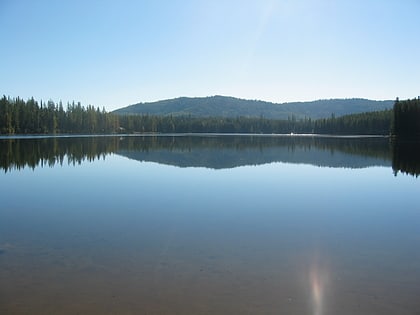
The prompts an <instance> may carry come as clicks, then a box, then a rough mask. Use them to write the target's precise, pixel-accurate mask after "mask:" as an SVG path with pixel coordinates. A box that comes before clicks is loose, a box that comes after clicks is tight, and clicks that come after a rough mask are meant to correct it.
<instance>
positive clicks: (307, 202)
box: [0, 135, 420, 315]
mask: <svg viewBox="0 0 420 315" xmlns="http://www.w3.org/2000/svg"><path fill="white" fill-rule="evenodd" d="M418 152H419V150H418V147H416V146H415V145H414V144H412V143H408V144H407V143H403V144H399V143H398V144H396V143H391V142H390V141H389V139H386V138H328V137H291V136H252V137H251V136H240V137H238V136H224V137H222V136H211V135H205V136H191V135H190V136H187V135H185V136H159V137H156V136H148V137H140V136H126V137H80V138H67V137H63V138H31V139H27V138H23V139H8V138H6V139H4V138H3V139H0V168H1V173H0V197H1V203H0V314H300V315H302V314H308V315H328V314H352V315H353V314H381V315H383V314H385V315H386V314H401V315H404V314H413V315H414V314H420V298H419V297H420V203H419V200H420V199H419V193H420V179H418V178H417V176H418V174H419V172H420V168H419V165H418V164H419V161H420V159H419V154H418Z"/></svg>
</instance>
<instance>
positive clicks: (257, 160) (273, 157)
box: [0, 135, 420, 176]
mask: <svg viewBox="0 0 420 315" xmlns="http://www.w3.org/2000/svg"><path fill="white" fill-rule="evenodd" d="M419 147H420V146H419V145H413V143H402V142H398V143H395V142H390V141H389V140H388V139H386V138H334V137H331V138H329V137H309V136H307V137H300V136H293V137H291V136H216V135H200V136H199V135H186V136H175V135H172V136H163V135H160V136H125V137H120V136H118V137H117V136H104V137H47V138H43V137H40V138H31V139H28V138H13V139H10V138H3V139H1V140H0V152H1V155H0V167H1V168H2V169H3V170H4V171H5V172H9V171H12V170H19V169H22V168H32V169H35V168H36V167H44V166H49V167H53V166H55V165H63V164H70V165H78V164H80V163H82V162H84V161H88V162H93V161H95V160H97V159H104V158H106V156H107V155H108V154H118V155H121V156H125V157H127V158H130V159H133V160H137V161H141V162H156V163H160V164H167V165H173V166H177V167H206V168H212V169H224V168H234V167H238V166H245V165H261V164H267V163H273V162H282V163H295V164H310V165H316V166H322V167H345V168H364V167H372V166H385V167H391V166H392V167H393V169H394V172H395V174H397V173H398V172H399V171H400V172H403V173H408V174H411V175H416V176H417V175H418V174H419V172H420V170H419V161H420V159H419V158H418V157H419V152H420V150H419V149H418V148H419Z"/></svg>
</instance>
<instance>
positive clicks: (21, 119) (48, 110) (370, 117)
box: [0, 96, 420, 137]
mask: <svg viewBox="0 0 420 315" xmlns="http://www.w3.org/2000/svg"><path fill="white" fill-rule="evenodd" d="M419 122H420V99H413V100H406V101H399V100H398V99H397V101H396V102H395V104H394V108H393V109H390V110H381V111H374V112H365V113H359V114H351V115H344V116H339V117H335V115H334V114H332V115H331V117H329V118H322V119H311V118H308V117H305V118H303V119H297V118H296V117H295V116H294V115H291V116H290V117H288V119H268V118H265V117H263V116H260V117H258V118H251V117H236V118H231V117H195V116H190V115H185V116H171V115H168V116H163V115H147V114H142V115H118V114H114V113H108V112H106V111H105V109H102V110H101V109H99V108H95V107H93V106H92V105H88V106H87V107H84V106H82V105H81V104H80V102H78V103H75V102H72V103H67V104H66V106H64V105H63V104H62V102H59V103H54V102H53V101H51V100H50V101H48V102H46V103H43V102H42V101H41V102H37V101H36V100H34V99H33V98H31V99H28V100H27V101H25V100H23V99H21V98H10V97H6V96H3V97H2V98H1V99H0V134H3V135H18V134H116V133H254V134H260V133H265V134H272V133H279V134H281V133H285V134H289V133H306V134H312V133H315V134H336V135H349V134H351V135H390V134H391V133H392V134H393V135H396V136H403V137H407V136H412V137H420V123H419Z"/></svg>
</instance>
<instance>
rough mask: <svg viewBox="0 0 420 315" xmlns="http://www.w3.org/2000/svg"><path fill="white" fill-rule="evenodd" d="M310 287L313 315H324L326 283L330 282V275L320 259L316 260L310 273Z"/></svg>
mask: <svg viewBox="0 0 420 315" xmlns="http://www.w3.org/2000/svg"><path fill="white" fill-rule="evenodd" d="M309 278H310V287H311V297H312V311H313V313H312V314H313V315H323V314H324V303H325V296H326V294H325V293H326V292H325V290H326V287H327V286H326V283H327V281H328V273H327V269H326V268H325V266H321V265H320V264H319V261H318V259H316V260H314V261H313V263H312V265H311V268H310V272H309Z"/></svg>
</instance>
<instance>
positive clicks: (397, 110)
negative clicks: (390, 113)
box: [392, 96, 420, 139]
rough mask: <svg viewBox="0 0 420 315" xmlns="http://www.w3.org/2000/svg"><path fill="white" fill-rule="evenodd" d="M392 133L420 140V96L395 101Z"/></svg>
mask: <svg viewBox="0 0 420 315" xmlns="http://www.w3.org/2000/svg"><path fill="white" fill-rule="evenodd" d="M392 133H393V134H394V135H395V136H398V137H404V138H416V139H419V138H420V96H419V97H418V98H415V99H412V100H405V101H399V100H398V99H397V100H396V101H395V104H394V121H393V127H392Z"/></svg>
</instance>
